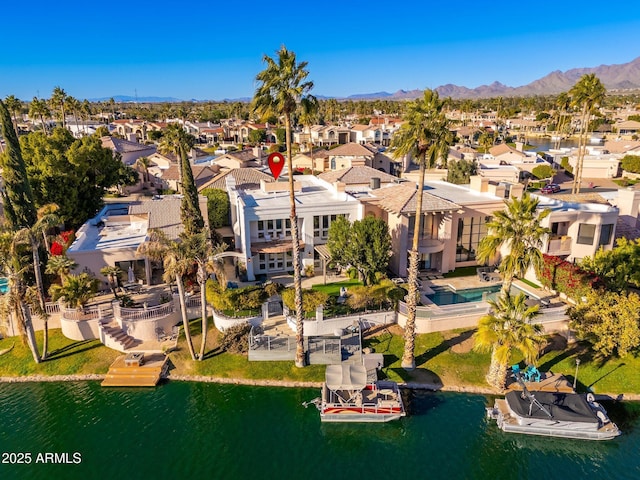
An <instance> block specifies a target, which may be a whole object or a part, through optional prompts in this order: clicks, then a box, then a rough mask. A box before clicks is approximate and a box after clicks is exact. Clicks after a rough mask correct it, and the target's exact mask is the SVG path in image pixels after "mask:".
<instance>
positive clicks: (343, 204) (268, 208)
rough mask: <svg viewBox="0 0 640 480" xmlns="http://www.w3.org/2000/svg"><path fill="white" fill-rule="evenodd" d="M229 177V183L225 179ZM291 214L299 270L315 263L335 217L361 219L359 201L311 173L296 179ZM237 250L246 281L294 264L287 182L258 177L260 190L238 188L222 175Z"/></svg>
mask: <svg viewBox="0 0 640 480" xmlns="http://www.w3.org/2000/svg"><path fill="white" fill-rule="evenodd" d="M230 180H231V181H230ZM294 188H295V190H296V213H297V216H298V231H299V238H300V251H301V260H302V267H303V269H305V270H307V269H313V268H314V266H315V267H319V266H320V262H321V260H320V254H319V253H318V252H317V251H316V250H315V247H317V246H319V245H324V244H325V243H326V241H327V236H328V231H329V227H330V226H331V222H332V221H333V220H335V219H336V218H337V217H338V216H345V217H347V218H348V219H349V220H351V221H354V220H358V219H360V218H362V210H363V206H362V204H361V203H360V202H359V201H358V200H357V199H356V198H354V197H353V196H351V195H348V194H347V193H345V192H344V191H343V190H341V188H340V185H331V184H330V183H327V182H324V181H322V180H320V179H318V178H316V177H314V176H312V175H300V176H296V177H295V186H294ZM227 192H228V193H229V198H230V201H231V221H232V225H233V232H234V234H235V242H234V243H235V246H236V250H237V251H238V252H240V253H241V254H242V255H243V256H244V265H245V268H246V275H247V279H248V280H254V279H255V277H256V275H259V274H278V273H282V272H288V271H291V270H292V268H293V263H292V262H293V257H292V244H291V221H290V218H289V215H290V213H291V206H290V203H289V187H288V182H266V181H264V180H261V182H260V187H259V188H244V189H239V188H237V187H236V186H235V184H234V181H233V180H232V179H230V178H228V179H227Z"/></svg>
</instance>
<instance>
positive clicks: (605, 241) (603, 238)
mask: <svg viewBox="0 0 640 480" xmlns="http://www.w3.org/2000/svg"><path fill="white" fill-rule="evenodd" d="M612 235H613V223H608V224H606V225H602V228H601V229H600V241H599V242H598V245H609V243H610V242H611V236H612Z"/></svg>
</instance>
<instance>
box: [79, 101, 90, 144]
mask: <svg viewBox="0 0 640 480" xmlns="http://www.w3.org/2000/svg"><path fill="white" fill-rule="evenodd" d="M92 114H93V111H92V108H91V103H89V100H87V99H86V98H85V99H84V100H83V101H82V104H81V105H80V118H82V120H83V121H84V134H85V135H86V134H87V122H88V121H89V120H91V115H92Z"/></svg>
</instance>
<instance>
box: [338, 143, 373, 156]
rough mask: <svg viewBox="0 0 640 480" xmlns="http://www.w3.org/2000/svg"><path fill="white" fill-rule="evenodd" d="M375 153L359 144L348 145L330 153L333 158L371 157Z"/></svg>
mask: <svg viewBox="0 0 640 480" xmlns="http://www.w3.org/2000/svg"><path fill="white" fill-rule="evenodd" d="M373 154H374V152H372V151H371V150H370V149H368V148H367V147H365V146H364V145H360V144H359V143H347V144H345V145H340V146H339V147H336V148H334V149H332V150H330V151H329V156H331V157H336V156H337V157H371V156H373Z"/></svg>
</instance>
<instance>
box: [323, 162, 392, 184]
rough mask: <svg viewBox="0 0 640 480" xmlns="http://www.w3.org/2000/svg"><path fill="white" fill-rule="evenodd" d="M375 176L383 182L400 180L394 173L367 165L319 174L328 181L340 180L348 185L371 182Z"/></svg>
mask: <svg viewBox="0 0 640 480" xmlns="http://www.w3.org/2000/svg"><path fill="white" fill-rule="evenodd" d="M374 177H377V178H379V179H380V181H381V182H382V183H395V182H396V181H397V180H398V177H394V176H393V175H389V174H388V173H385V172H382V171H380V170H376V169H375V168H371V167H367V166H365V165H360V166H354V167H349V168H344V169H342V170H335V171H330V172H325V173H321V174H320V175H318V178H320V179H322V180H324V181H326V182H329V183H334V182H338V181H339V182H342V183H344V184H346V185H361V184H365V183H369V181H370V180H371V179H372V178H374Z"/></svg>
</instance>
